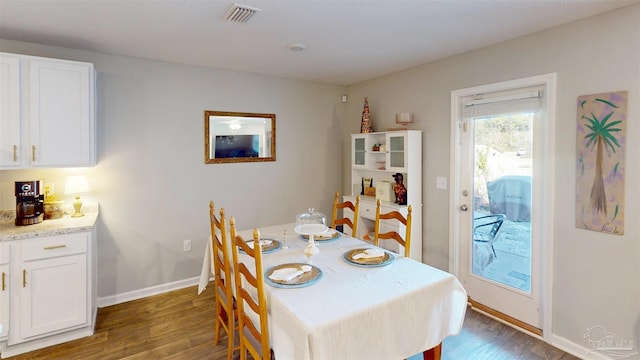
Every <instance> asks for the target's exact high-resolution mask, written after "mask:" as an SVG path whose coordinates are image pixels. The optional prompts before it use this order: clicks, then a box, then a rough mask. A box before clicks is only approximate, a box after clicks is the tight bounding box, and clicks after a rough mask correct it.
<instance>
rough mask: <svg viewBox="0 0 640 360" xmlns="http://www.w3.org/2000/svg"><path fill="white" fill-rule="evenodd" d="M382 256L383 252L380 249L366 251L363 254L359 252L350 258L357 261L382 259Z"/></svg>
mask: <svg viewBox="0 0 640 360" xmlns="http://www.w3.org/2000/svg"><path fill="white" fill-rule="evenodd" d="M383 256H384V250H382V249H367V250H365V251H363V252H359V253H356V254H353V255H352V256H351V258H352V259H353V260H358V259H372V258H379V257H383Z"/></svg>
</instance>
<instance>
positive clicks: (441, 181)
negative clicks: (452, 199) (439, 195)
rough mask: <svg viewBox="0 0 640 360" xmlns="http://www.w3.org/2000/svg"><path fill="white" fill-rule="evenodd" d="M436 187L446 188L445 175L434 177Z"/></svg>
mask: <svg viewBox="0 0 640 360" xmlns="http://www.w3.org/2000/svg"><path fill="white" fill-rule="evenodd" d="M436 189H442V190H446V189H447V178H446V177H440V176H438V177H436Z"/></svg>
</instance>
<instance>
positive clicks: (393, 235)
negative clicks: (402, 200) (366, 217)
mask: <svg viewBox="0 0 640 360" xmlns="http://www.w3.org/2000/svg"><path fill="white" fill-rule="evenodd" d="M376 205H377V206H376V224H375V235H374V237H373V245H375V246H380V239H383V240H384V239H394V240H395V241H396V242H398V244H400V245H401V246H402V247H403V248H404V256H405V257H409V256H410V255H411V211H413V208H412V207H411V205H409V207H407V217H406V218H405V217H404V215H402V214H401V213H400V212H399V211H390V212H388V213H384V214H381V213H380V200H378V202H377V204H376ZM394 219H395V220H397V221H399V222H400V223H401V224H402V225H404V226H405V229H406V232H405V235H404V239H403V237H402V235H400V234H399V233H398V232H397V231H388V232H384V233H381V232H380V223H381V222H382V220H394Z"/></svg>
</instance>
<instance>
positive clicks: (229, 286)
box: [209, 201, 238, 360]
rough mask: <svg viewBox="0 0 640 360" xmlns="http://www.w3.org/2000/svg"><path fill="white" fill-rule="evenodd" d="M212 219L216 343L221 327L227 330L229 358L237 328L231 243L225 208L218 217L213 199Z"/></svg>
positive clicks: (210, 208)
mask: <svg viewBox="0 0 640 360" xmlns="http://www.w3.org/2000/svg"><path fill="white" fill-rule="evenodd" d="M209 218H210V220H211V242H212V249H213V251H212V252H213V276H214V279H213V282H214V284H215V291H216V328H215V334H214V340H213V341H214V343H216V344H218V342H219V341H220V328H221V327H222V328H223V329H224V330H225V331H226V332H227V359H228V360H231V359H232V358H233V351H234V350H236V349H238V348H237V347H236V348H234V347H233V343H234V333H235V330H236V328H237V327H236V316H237V315H236V310H235V308H234V303H235V302H234V298H233V281H232V280H231V279H232V276H233V273H232V272H231V261H232V259H231V255H230V254H229V251H230V243H229V241H230V240H229V239H228V238H227V224H226V219H225V216H224V209H223V208H221V209H220V218H217V217H216V214H215V207H214V205H213V201H209Z"/></svg>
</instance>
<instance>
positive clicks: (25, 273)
mask: <svg viewBox="0 0 640 360" xmlns="http://www.w3.org/2000/svg"><path fill="white" fill-rule="evenodd" d="M22 287H23V288H25V287H27V270H26V269H23V270H22Z"/></svg>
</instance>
